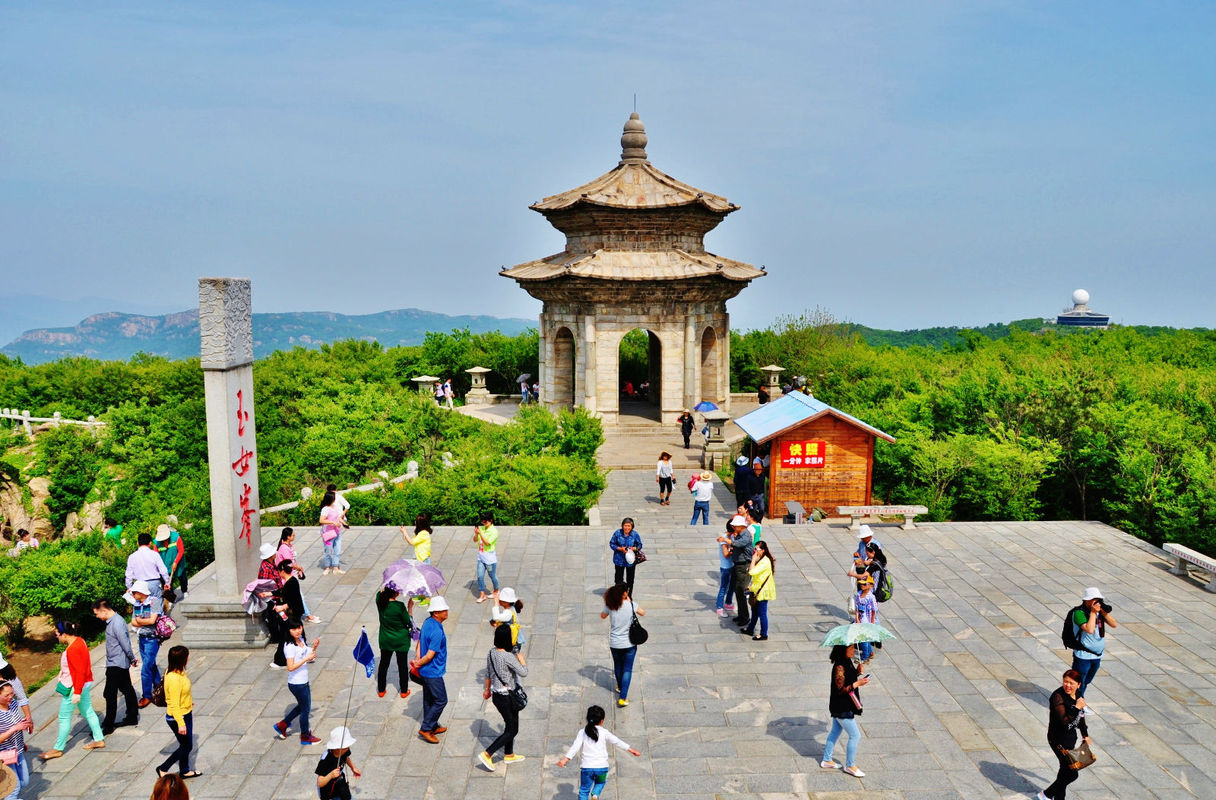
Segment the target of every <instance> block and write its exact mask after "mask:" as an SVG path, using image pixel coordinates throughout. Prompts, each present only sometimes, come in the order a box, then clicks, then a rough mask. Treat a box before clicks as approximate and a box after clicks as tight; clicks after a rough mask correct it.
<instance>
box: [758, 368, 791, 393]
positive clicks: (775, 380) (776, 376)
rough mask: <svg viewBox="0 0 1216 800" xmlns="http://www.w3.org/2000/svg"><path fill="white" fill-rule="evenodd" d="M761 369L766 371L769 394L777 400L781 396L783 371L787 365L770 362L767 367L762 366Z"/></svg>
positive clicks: (765, 378) (765, 380)
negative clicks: (782, 365)
mask: <svg viewBox="0 0 1216 800" xmlns="http://www.w3.org/2000/svg"><path fill="white" fill-rule="evenodd" d="M760 371H761V372H763V373H764V385H765V386H766V387H768V396H769V397H771V398H773V399H774V400H776V399H777V398H778V397H780V396H781V373H783V372H785V367H779V366H777V365H776V364H769V365H768V366H767V367H761V368H760Z"/></svg>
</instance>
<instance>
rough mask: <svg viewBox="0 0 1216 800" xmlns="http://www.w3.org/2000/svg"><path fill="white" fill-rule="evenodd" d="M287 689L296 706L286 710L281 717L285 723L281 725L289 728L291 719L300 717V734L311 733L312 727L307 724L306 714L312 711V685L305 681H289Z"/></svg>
mask: <svg viewBox="0 0 1216 800" xmlns="http://www.w3.org/2000/svg"><path fill="white" fill-rule="evenodd" d="M287 689H288V690H289V691H290V692H291V694H292V696H293V697H295V699H296V707H295V708H293V709H292V710H291V711H288V712H287V716H285V717H283V721H284V722H286V723H287V724H286V725H284V726H283V727H285V728H290V727H291V723H292V720H294V719H295V718H296V717H299V718H300V735H301V736H303V735H304V734H306V733H312V728H311V727H309V725H308V714H309V712H311V711H312V687H311V686H309V685H308V684H307V683H289V684H287Z"/></svg>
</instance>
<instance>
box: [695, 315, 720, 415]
mask: <svg viewBox="0 0 1216 800" xmlns="http://www.w3.org/2000/svg"><path fill="white" fill-rule="evenodd" d="M721 350H722V348H721V345H720V344H719V343H718V335H717V334H716V333H714V329H713V328H706V329H705V332H704V333H702V334H701V387H700V388H701V397H700V398H699V399H700V400H708V401H709V402H711V403H717V404H718V405H721V404H722V401H723V400H724V399H725V398H722V397H719V396H718V393H719V385H720V384H719V382H718V378H719V374H720V370H721V364H720V361H721Z"/></svg>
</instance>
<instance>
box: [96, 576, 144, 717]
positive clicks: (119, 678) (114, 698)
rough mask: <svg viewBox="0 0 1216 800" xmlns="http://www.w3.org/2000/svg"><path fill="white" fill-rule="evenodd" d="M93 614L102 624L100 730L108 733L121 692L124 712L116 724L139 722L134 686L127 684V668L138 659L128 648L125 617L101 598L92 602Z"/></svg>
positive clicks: (128, 674) (129, 637)
mask: <svg viewBox="0 0 1216 800" xmlns="http://www.w3.org/2000/svg"><path fill="white" fill-rule="evenodd" d="M93 615H94V616H95V617H97V618H98V619H99V620H101V621H102V622H104V623H105V624H106V688H105V692H104V693H103V696H104V697H105V699H106V713H105V716H104V717H102V718H101V732H102V734H103V735H105V736H109V735H110V734H111V733H113V732H114V728H115V725H114V719H115V717H116V715H117V713H118V694H119V692H121V693H122V696H123V699H124V700H125V701H126V703H127V714H126V716H125V717H124V718H123V721H122V722H120V723H118V727H122V726H124V725H138V724H139V707H138V706H137V705H136V703H138V702H139V698H137V697H136V696H135V687H134V686H132V685H131V667H136V666H139V659H137V658H136V657H135V653H133V652H132V651H131V634H130V632H129V631H128V630H127V623H126V620H124V619H123V618H122V616H121V615H120V614H119V613H118V612H117V611H115V610H114V608H113V606H111V605H110V604H109V603H108V602H107V601H105V600H98V601H97V602H96V603H94V604H93Z"/></svg>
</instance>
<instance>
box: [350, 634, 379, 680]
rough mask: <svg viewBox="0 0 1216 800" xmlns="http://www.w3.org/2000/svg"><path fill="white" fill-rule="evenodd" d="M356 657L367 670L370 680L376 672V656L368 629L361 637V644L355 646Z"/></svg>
mask: <svg viewBox="0 0 1216 800" xmlns="http://www.w3.org/2000/svg"><path fill="white" fill-rule="evenodd" d="M354 656H355V661H358V662H359V663H360V664H362V665H363V668H364V669H365V670H367V677H369V678H370V677H371V676H372V673H373V672H375V670H376V654H375V652H374V651H373V650H372V643H371V642H369V641H368V640H367V628H364V629H363V633H362V634H361V635H360V636H359V643H358V644H356V645H355V651H354Z"/></svg>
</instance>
